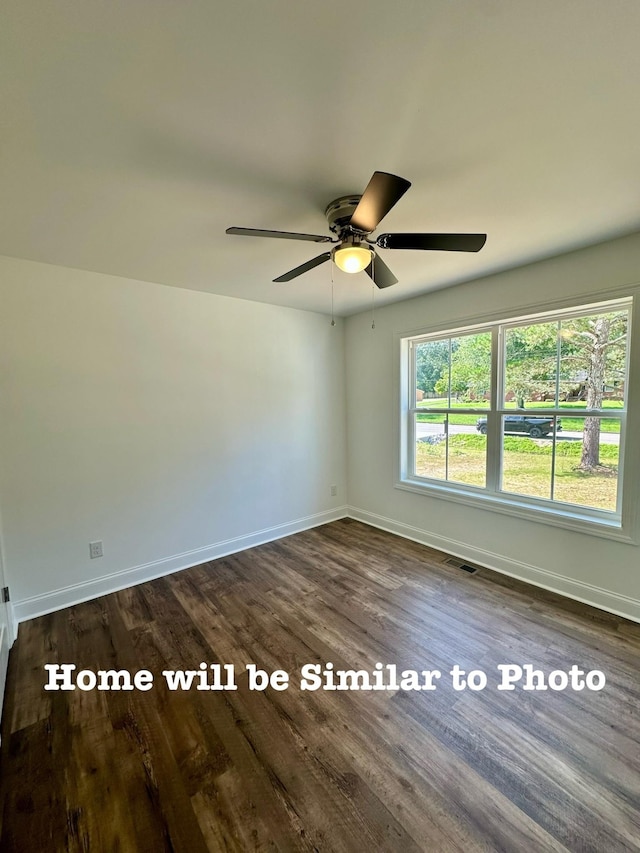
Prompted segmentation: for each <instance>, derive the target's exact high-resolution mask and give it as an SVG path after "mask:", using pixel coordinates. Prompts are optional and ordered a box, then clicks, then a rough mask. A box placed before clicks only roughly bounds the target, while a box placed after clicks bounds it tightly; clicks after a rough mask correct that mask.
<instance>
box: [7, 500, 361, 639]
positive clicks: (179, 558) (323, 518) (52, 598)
mask: <svg viewBox="0 0 640 853" xmlns="http://www.w3.org/2000/svg"><path fill="white" fill-rule="evenodd" d="M346 515H347V508H346V507H345V506H342V507H338V508H337V509H332V510H327V511H326V512H319V513H316V514H315V515H308V516H305V517H304V518H298V519H296V520H295V521H290V522H287V523H286V524H279V525H276V526H275V527H268V528H265V529H264V530H258V531H256V532H255V533H249V534H247V535H245V536H237V537H235V538H233V539H225V540H223V541H222V542H216V543H215V544H214V545H207V546H205V547H204V548H196V549H195V550H193V551H186V552H185V553H183V554H176V555H174V556H173V557H167V558H165V559H162V560H155V561H153V562H151V563H144V564H143V565H141V566H134V567H133V568H130V569H123V570H122V571H119V572H114V573H113V574H110V575H105V576H103V577H101V578H94V579H93V580H89V581H85V582H83V583H77V584H72V585H71V586H65V587H61V588H60V589H55V590H52V591H51V592H45V593H43V594H42V595H34V596H31V597H29V598H23V599H22V600H20V601H16V602H12V604H13V617H14V623H15V624H16V628H17V623H19V622H25V621H26V620H27V619H35V618H36V616H44V615H45V614H46V613H52V612H53V611H55V610H61V609H62V608H63V607H70V606H71V605H72V604H80V603H81V602H83V601H89V600H90V599H92V598H97V597H98V596H100V595H108V594H109V593H111V592H117V591H118V590H120V589H125V588H126V587H128V586H135V585H136V584H139V583H145V581H150V580H154V578H159V577H164V576H165V575H169V574H172V573H173V572H178V571H181V570H182V569H188V568H191V567H192V566H198V565H200V563H206V562H208V561H209V560H217V559H218V558H219V557H226V556H227V555H228V554H235V553H237V552H238V551H246V550H247V548H254V547H255V546H256V545H264V544H265V543H266V542H273V541H274V540H275V539H282V538H284V537H285V536H291V534H293V533H300V532H301V531H302V530H309V529H310V528H312V527H318V526H319V525H321V524H327V523H328V522H330V521H337V520H338V519H339V518H344V517H345V516H346ZM16 633H17V630H16Z"/></svg>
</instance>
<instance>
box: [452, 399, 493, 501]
mask: <svg viewBox="0 0 640 853" xmlns="http://www.w3.org/2000/svg"><path fill="white" fill-rule="evenodd" d="M476 421H477V416H476V415H464V414H457V413H456V412H453V413H452V414H450V415H449V445H448V452H449V460H448V461H449V465H448V475H449V480H454V481H455V482H457V483H467V484H468V485H470V486H479V487H481V488H484V487H485V486H486V479H487V439H486V436H485V435H483V434H481V433H480V432H478V431H477V429H476Z"/></svg>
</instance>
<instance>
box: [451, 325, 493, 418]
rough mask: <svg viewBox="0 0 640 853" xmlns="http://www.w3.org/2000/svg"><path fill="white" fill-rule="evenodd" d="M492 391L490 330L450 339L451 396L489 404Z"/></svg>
mask: <svg viewBox="0 0 640 853" xmlns="http://www.w3.org/2000/svg"><path fill="white" fill-rule="evenodd" d="M490 391H491V333H490V332H481V333H480V334H477V335H463V336H461V337H458V338H452V339H451V399H452V405H455V403H456V402H459V403H464V404H466V405H471V406H474V407H476V406H488V404H489V397H490Z"/></svg>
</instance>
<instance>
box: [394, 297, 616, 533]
mask: <svg viewBox="0 0 640 853" xmlns="http://www.w3.org/2000/svg"><path fill="white" fill-rule="evenodd" d="M630 314H631V300H629V299H627V300H617V301H615V302H610V303H606V304H599V305H597V306H590V307H583V308H574V309H571V310H565V311H561V312H554V313H553V314H538V315H536V316H532V317H525V318H519V319H518V320H510V321H505V322H497V323H491V324H486V325H483V326H476V327H472V328H465V329H457V330H454V331H450V332H445V333H438V334H424V335H412V336H410V337H404V338H402V339H401V344H402V391H403V393H402V418H401V423H402V436H401V457H402V458H401V466H400V469H401V471H400V482H399V483H398V485H399V486H400V487H408V488H412V489H417V490H428V491H432V492H437V493H439V494H440V495H441V496H444V497H450V498H453V499H459V500H465V501H472V502H474V501H487V500H489V501H491V502H492V503H493V504H494V505H495V506H497V508H499V509H502V510H503V511H516V512H517V513H518V514H525V515H530V514H531V513H533V514H536V513H538V514H540V513H541V514H543V515H544V516H545V517H546V518H547V519H549V517H550V516H553V517H555V518H558V519H564V521H568V522H576V521H578V522H583V523H585V522H586V523H593V524H599V525H602V526H608V527H610V528H611V527H612V528H616V527H617V528H620V526H621V518H622V470H623V467H622V461H623V460H622V456H623V448H624V441H625V427H626V415H627V409H626V392H627V386H628V376H627V371H628V351H629V346H628V341H629V332H630ZM538 517H539V516H538ZM568 526H575V525H574V524H571V523H569V525H568Z"/></svg>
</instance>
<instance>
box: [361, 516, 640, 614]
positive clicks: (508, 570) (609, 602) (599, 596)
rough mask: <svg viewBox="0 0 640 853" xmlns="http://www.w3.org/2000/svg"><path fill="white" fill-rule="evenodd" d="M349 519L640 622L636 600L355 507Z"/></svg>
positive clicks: (639, 607)
mask: <svg viewBox="0 0 640 853" xmlns="http://www.w3.org/2000/svg"><path fill="white" fill-rule="evenodd" d="M348 515H349V517H350V518H354V519H356V520H357V521H362V522H363V523H364V524H370V525H371V526H372V527H378V528H380V529H381V530H386V531H388V532H389V533H396V534H397V535H398V536H402V537H403V538H404V539H411V540H413V541H414V542H419V543H420V544H422V545H428V546H429V547H430V548H435V549H437V550H438V551H444V552H445V553H446V554H451V555H452V556H453V557H458V558H460V559H462V560H467V561H468V562H470V563H475V564H476V565H478V566H484V567H485V568H487V569H492V570H493V571H495V572H500V573H501V574H503V575H509V576H510V577H512V578H517V579H518V580H521V581H524V582H525V583H530V584H533V586H539V587H542V588H543V589H546V590H549V591H550V592H557V593H558V594H559V595H564V596H566V597H567V598H573V599H575V600H576V601H581V602H582V603H583V604H590V605H592V606H593V607H598V608H599V609H600V610H606V611H607V612H608V613H614V614H615V615H616V616H623V617H624V618H625V619H631V620H632V621H634V622H640V600H638V599H637V598H631V597H629V596H627V595H619V594H618V593H616V592H610V591H609V590H607V589H602V588H601V587H597V586H592V585H591V584H588V583H583V582H582V581H577V580H574V579H573V578H568V577H566V576H565V575H559V574H556V573H555V572H548V571H546V569H540V568H538V567H537V566H532V565H529V564H528V563H523V562H520V561H517V560H509V559H506V558H505V557H502V556H500V554H494V553H493V552H491V551H485V550H483V549H481V548H474V547H473V546H472V545H469V544H468V543H466V542H458V541H456V540H455V539H449V538H447V537H446V536H438V535H437V534H435V533H427V532H426V531H424V530H421V529H420V528H418V527H412V526H411V525H409V524H404V523H403V522H401V521H394V520H393V519H391V518H386V517H385V516H382V515H376V514H375V513H372V512H367V511H366V510H362V509H358V508H357V507H349V512H348Z"/></svg>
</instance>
